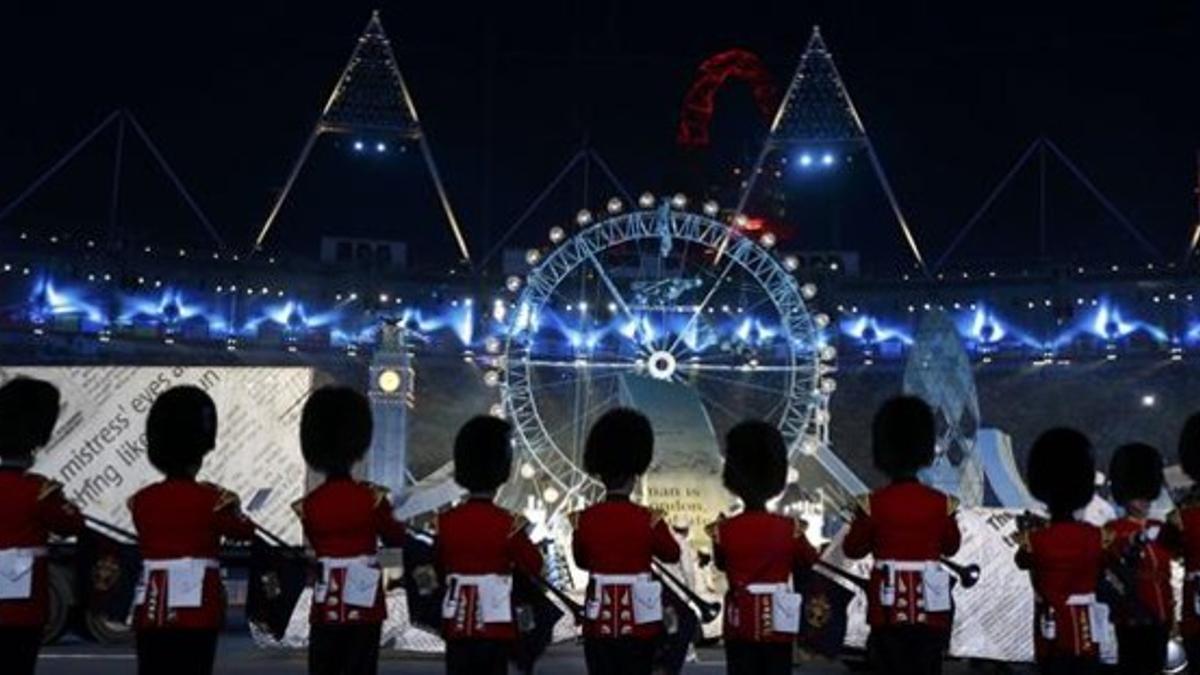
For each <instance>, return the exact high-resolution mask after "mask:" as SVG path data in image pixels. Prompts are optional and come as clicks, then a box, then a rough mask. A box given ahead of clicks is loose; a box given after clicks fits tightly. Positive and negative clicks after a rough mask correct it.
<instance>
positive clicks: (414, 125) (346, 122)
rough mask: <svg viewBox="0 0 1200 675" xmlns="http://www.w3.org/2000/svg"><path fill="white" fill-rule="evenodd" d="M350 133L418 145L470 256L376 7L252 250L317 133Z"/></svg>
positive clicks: (465, 257) (264, 235) (460, 242)
mask: <svg viewBox="0 0 1200 675" xmlns="http://www.w3.org/2000/svg"><path fill="white" fill-rule="evenodd" d="M350 133H382V134H387V135H389V136H392V137H396V138H401V139H405V140H412V141H415V142H416V143H417V145H418V146H419V147H420V149H421V156H422V158H423V159H424V161H425V166H426V168H428V170H429V176H430V178H432V179H433V185H434V188H435V189H436V190H437V194H438V200H439V202H440V203H441V207H442V211H443V212H444V213H445V214H446V221H447V222H448V223H449V225H450V231H451V233H452V234H453V235H454V241H455V243H456V244H457V246H458V251H459V254H460V255H461V257H462V259H463V260H464V261H467V262H470V260H471V254H470V251H469V250H468V248H467V241H466V238H465V237H464V236H463V232H462V228H461V227H460V226H459V223H458V218H457V217H456V216H455V215H454V209H453V208H451V206H450V198H449V196H448V195H447V193H446V187H445V185H444V184H443V183H442V177H441V174H440V173H439V172H438V168H437V163H436V162H434V160H433V151H432V150H431V149H430V147H429V139H428V138H427V137H426V135H425V131H424V128H423V127H422V126H421V121H420V119H419V118H418V117H417V107H416V105H415V104H414V103H413V97H412V95H411V94H410V93H409V89H408V85H407V84H405V82H404V76H403V75H402V74H401V73H400V67H399V66H398V65H397V64H396V56H395V54H394V53H392V45H391V42H390V41H389V40H388V37H387V34H386V33H384V30H383V23H382V22H381V21H380V19H379V11H378V10H376V11H375V12H373V13H372V14H371V20H370V21H368V22H367V27H366V28H365V29H364V30H363V32H362V35H361V36H359V38H358V44H357V45H356V46H355V47H354V53H353V54H351V56H350V61H349V62H348V63H347V64H346V67H345V68H344V69H343V70H342V74H341V75H340V76H339V77H338V80H337V84H335V85H334V87H333V91H332V92H331V93H330V95H329V100H328V101H326V102H325V107H324V108H323V109H322V110H321V115H320V117H318V118H317V122H316V124H315V125H314V126H313V129H312V132H310V133H309V135H308V138H307V140H305V142H304V146H303V147H302V148H301V150H300V155H299V157H297V158H296V162H295V163H294V164H293V165H292V170H291V172H290V173H289V174H288V177H287V180H286V181H285V182H284V185H283V190H281V191H280V193H279V196H278V197H277V198H276V199H275V203H274V205H273V206H272V207H271V211H270V213H269V214H268V215H267V220H266V222H264V223H263V226H262V228H261V229H260V230H259V233H258V236H257V237H256V238H255V240H254V250H255V251H257V250H259V249H261V248H262V245H263V242H264V241H266V238H267V234H268V233H269V232H270V231H271V226H272V225H274V223H275V220H276V219H277V218H278V216H279V212H280V210H281V209H282V208H283V204H284V202H286V201H287V198H288V195H289V194H290V193H291V191H292V187H293V186H294V185H295V183H296V178H297V177H298V176H299V175H300V171H301V169H303V168H304V163H305V162H306V161H308V156H309V154H310V153H311V152H312V149H313V146H314V145H316V142H317V139H318V138H320V137H321V136H322V135H324V134H350Z"/></svg>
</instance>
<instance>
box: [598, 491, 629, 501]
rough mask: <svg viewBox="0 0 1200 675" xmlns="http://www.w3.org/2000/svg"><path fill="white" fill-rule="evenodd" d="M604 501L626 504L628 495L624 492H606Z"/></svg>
mask: <svg viewBox="0 0 1200 675" xmlns="http://www.w3.org/2000/svg"><path fill="white" fill-rule="evenodd" d="M604 501H606V502H627V501H630V499H629V493H628V492H625V491H623V490H614V491H611V492H606V493H605V494H604Z"/></svg>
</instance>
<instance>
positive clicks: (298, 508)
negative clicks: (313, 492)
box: [292, 497, 306, 520]
mask: <svg viewBox="0 0 1200 675" xmlns="http://www.w3.org/2000/svg"><path fill="white" fill-rule="evenodd" d="M305 499H306V498H305V497H301V498H300V499H297V500H296V501H294V502H292V513H295V514H296V517H297V518H299V519H300V520H304V500H305Z"/></svg>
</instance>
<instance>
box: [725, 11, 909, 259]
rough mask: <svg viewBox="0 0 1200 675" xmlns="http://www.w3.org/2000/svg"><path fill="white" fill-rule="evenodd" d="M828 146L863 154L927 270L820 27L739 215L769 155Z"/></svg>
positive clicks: (777, 118) (766, 144)
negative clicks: (859, 151)
mask: <svg viewBox="0 0 1200 675" xmlns="http://www.w3.org/2000/svg"><path fill="white" fill-rule="evenodd" d="M832 146H836V147H837V148H839V149H842V150H844V151H846V152H855V151H858V150H865V151H866V153H867V156H868V157H870V159H871V166H872V168H873V169H874V171H875V175H876V178H877V179H878V180H879V183H880V186H881V187H882V188H883V191H884V194H885V195H886V196H887V199H888V204H889V205H890V206H891V208H892V213H893V214H894V215H895V217H896V220H897V222H898V223H899V224H900V230H901V232H902V234H903V235H904V240H905V241H906V242H907V243H908V247H909V249H910V250H911V251H912V254H913V257H914V258H916V261H917V264H918V265H919V266H920V267H921V269H923V270H924V269H926V267H925V260H924V258H923V257H922V255H921V251H920V249H919V248H918V247H917V242H916V239H915V238H914V237H913V234H912V230H911V229H910V228H909V226H908V221H907V220H906V219H905V218H904V213H903V212H902V211H901V210H900V203H899V201H898V200H897V199H896V195H895V193H894V192H893V191H892V186H891V183H890V182H888V179H887V175H886V174H885V173H884V171H883V165H882V163H880V161H879V157H878V155H876V153H875V147H874V146H873V145H872V144H871V139H870V137H868V136H867V131H866V128H865V127H863V123H862V119H861V118H860V117H859V116H858V111H857V110H855V109H854V103H853V102H852V101H851V100H850V94H849V93H848V92H847V91H846V87H845V86H844V85H843V84H842V76H841V75H840V74H839V73H838V69H837V66H836V65H834V63H833V55H832V54H830V52H829V48H828V47H826V46H825V40H824V39H823V38H822V37H821V29H820V28H819V27H813V32H812V37H810V38H809V40H808V46H807V47H806V48H805V49H804V54H803V55H802V56H801V57H800V65H799V66H797V67H796V73H795V75H793V76H792V81H791V83H790V84H789V85H788V89H787V93H786V94H784V96H783V101H782V102H780V104H779V110H778V111H776V113H775V118H774V119H773V120H772V121H771V128H770V130H769V131H768V133H767V138H766V140H765V141H763V147H762V150H761V151H760V152H759V155H758V159H757V160H756V161H755V163H754V167H753V168H752V169H751V171H750V175H749V177H748V179H747V182H746V186H745V188H743V190H742V195H741V198H740V200H739V202H738V208H737V211H738V213H741V212H742V210H743V209H744V208H745V207H746V202H747V201H748V200H749V198H750V194H751V192H752V191H753V189H754V184H755V182H756V181H757V180H758V176H759V175H760V174H761V173H762V171H763V166H764V165H765V164H766V162H767V160H768V159H769V158H770V157H771V156H772V155H774V154H776V153H779V152H783V151H788V150H794V149H801V150H804V149H808V150H812V149H815V148H822V149H828V148H830V147H832ZM813 161H817V160H813Z"/></svg>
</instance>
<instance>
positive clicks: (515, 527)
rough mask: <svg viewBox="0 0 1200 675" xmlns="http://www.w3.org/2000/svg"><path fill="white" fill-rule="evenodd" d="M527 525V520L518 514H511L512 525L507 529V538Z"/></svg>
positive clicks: (522, 530)
mask: <svg viewBox="0 0 1200 675" xmlns="http://www.w3.org/2000/svg"><path fill="white" fill-rule="evenodd" d="M527 527H529V520H528V519H527V518H525V516H522V515H520V514H516V513H514V514H513V518H512V525H511V526H510V527H509V529H508V536H509V538H512V537H515V536H517V535H518V534H520V533H522V532H524V531H525V528H527Z"/></svg>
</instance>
